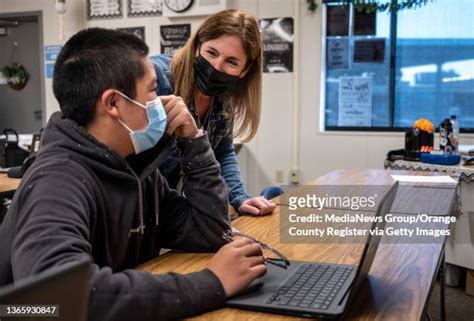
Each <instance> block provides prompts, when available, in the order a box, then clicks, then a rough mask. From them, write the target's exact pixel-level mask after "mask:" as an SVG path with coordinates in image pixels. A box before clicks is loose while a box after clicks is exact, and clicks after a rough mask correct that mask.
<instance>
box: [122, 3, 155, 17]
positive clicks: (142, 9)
mask: <svg viewBox="0 0 474 321" xmlns="http://www.w3.org/2000/svg"><path fill="white" fill-rule="evenodd" d="M127 1H128V14H127V15H128V16H129V17H141V16H161V15H162V14H163V0H127Z"/></svg>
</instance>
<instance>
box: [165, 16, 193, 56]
mask: <svg viewBox="0 0 474 321" xmlns="http://www.w3.org/2000/svg"><path fill="white" fill-rule="evenodd" d="M160 34H161V40H160V45H161V53H162V54H163V53H164V54H169V55H174V53H175V52H176V51H177V50H178V49H179V48H181V47H182V46H184V44H185V43H186V41H187V40H188V38H189V36H190V35H191V24H189V23H187V24H179V25H166V26H160Z"/></svg>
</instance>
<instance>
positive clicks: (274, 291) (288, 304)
mask: <svg viewBox="0 0 474 321" xmlns="http://www.w3.org/2000/svg"><path fill="white" fill-rule="evenodd" d="M397 188H398V182H396V183H395V184H394V185H393V186H392V187H391V188H390V189H389V190H388V191H387V193H386V194H385V195H384V197H383V198H382V200H381V202H380V203H379V206H378V207H377V210H376V213H375V215H376V216H383V217H385V215H387V214H388V213H389V211H390V208H391V207H392V204H393V200H394V199H395V194H396V192H397ZM374 221H377V220H374ZM384 227H385V219H383V220H381V222H374V223H373V224H372V227H371V229H375V228H379V229H383V228H384ZM380 239H381V236H377V235H370V233H369V236H368V239H367V242H366V244H365V246H364V250H363V254H362V257H361V259H360V263H359V265H358V266H351V265H342V264H325V263H317V262H301V261H291V264H290V265H289V266H288V269H286V270H285V269H281V268H278V267H276V266H274V265H271V264H268V265H267V273H266V274H265V275H264V276H263V277H262V278H260V279H257V280H255V281H254V282H252V283H251V284H250V285H249V287H247V289H246V290H244V291H243V292H241V293H240V294H238V295H236V296H234V297H232V298H230V299H229V300H228V301H227V304H228V306H229V307H234V308H239V309H247V310H255V311H262V312H269V313H277V314H287V315H295V316H302V317H310V318H326V319H334V318H338V317H340V316H342V315H343V313H344V312H345V310H346V308H347V306H349V304H350V303H351V302H352V300H353V298H354V296H355V295H357V293H358V292H359V291H358V290H359V289H360V287H361V285H362V284H363V282H364V281H365V279H366V277H367V274H368V273H369V270H370V267H371V266H372V262H373V261H374V258H375V254H376V252H377V248H378V245H379V243H380Z"/></svg>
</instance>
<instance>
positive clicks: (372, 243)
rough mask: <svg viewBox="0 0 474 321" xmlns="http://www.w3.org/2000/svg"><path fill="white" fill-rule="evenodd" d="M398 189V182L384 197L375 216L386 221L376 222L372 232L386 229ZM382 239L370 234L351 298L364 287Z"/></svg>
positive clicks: (379, 236) (350, 289) (352, 288)
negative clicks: (386, 219) (387, 219)
mask: <svg viewBox="0 0 474 321" xmlns="http://www.w3.org/2000/svg"><path fill="white" fill-rule="evenodd" d="M397 189H398V182H396V183H395V184H393V186H392V187H391V188H390V189H389V190H388V192H387V193H386V194H385V195H384V197H383V199H382V201H381V202H380V204H379V207H378V208H377V212H376V214H375V215H376V216H381V217H383V218H384V219H383V220H381V222H377V221H375V222H374V223H373V224H372V227H371V229H372V230H374V229H375V228H378V229H380V230H384V229H385V223H386V221H385V216H386V215H387V214H388V213H389V212H390V209H391V208H392V204H393V201H394V199H395V195H396V194H397ZM381 238H382V236H381V235H371V234H370V233H369V237H368V239H367V243H366V245H365V247H364V252H363V253H362V257H361V259H360V263H359V265H358V268H357V274H356V276H355V278H354V281H353V282H352V285H351V287H350V288H349V291H350V293H351V297H353V296H354V295H355V294H356V293H357V292H358V290H359V289H360V286H361V285H362V283H363V282H364V281H365V279H366V277H367V275H368V274H369V271H370V268H371V267H372V263H373V262H374V259H375V255H376V253H377V248H378V247H379V244H380V240H381ZM351 299H352V298H349V302H350V301H351Z"/></svg>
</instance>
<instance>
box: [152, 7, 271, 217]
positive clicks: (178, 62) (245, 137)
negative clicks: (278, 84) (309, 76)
mask: <svg viewBox="0 0 474 321" xmlns="http://www.w3.org/2000/svg"><path fill="white" fill-rule="evenodd" d="M152 61H153V63H154V65H155V70H156V73H157V77H158V81H157V82H158V85H157V89H156V90H157V93H158V95H171V94H174V95H176V96H178V97H182V99H183V100H184V102H185V103H186V105H187V106H188V108H189V110H190V112H191V114H192V115H193V117H194V119H195V121H196V123H197V124H198V127H199V128H202V129H203V130H205V131H207V133H208V136H209V140H210V143H211V146H212V149H213V151H214V154H215V156H216V159H217V160H218V162H219V163H220V165H221V175H222V177H223V178H224V180H225V182H226V183H227V187H228V190H229V201H230V204H231V205H232V206H233V207H234V208H235V209H236V210H237V211H238V212H239V213H241V214H253V215H264V214H268V213H270V212H271V211H272V210H273V209H274V207H275V205H274V204H272V203H271V202H269V201H267V200H266V199H264V198H263V197H254V198H252V197H251V196H249V195H248V194H247V193H246V192H245V187H244V184H243V182H242V179H241V177H240V170H239V166H238V163H237V157H236V154H235V150H234V145H233V138H234V137H238V138H239V139H240V140H241V141H242V142H248V141H250V140H251V139H252V138H253V137H254V136H255V134H256V132H257V128H258V124H259V121H260V110H261V95H262V45H261V40H260V31H259V28H258V23H257V21H256V20H255V18H254V17H253V16H252V15H250V14H248V13H245V12H243V11H240V10H236V9H229V10H224V11H220V12H218V13H216V14H213V15H211V16H209V17H208V18H207V19H206V20H205V21H204V22H203V23H202V24H201V26H200V27H199V29H198V30H197V31H196V32H195V33H194V34H193V35H192V36H191V37H190V38H189V39H188V41H187V42H186V44H185V45H184V47H183V48H181V49H180V50H179V51H178V52H177V53H176V54H175V55H174V56H173V57H170V56H167V55H158V56H154V57H152ZM180 161H181V155H180V154H179V150H178V148H176V146H175V147H173V149H172V152H171V155H170V156H169V157H168V159H167V160H165V161H164V162H163V163H162V164H161V166H160V170H161V173H162V174H163V175H164V176H165V177H166V178H167V180H168V182H169V184H170V186H171V187H176V186H177V185H178V183H179V180H180V178H181V176H182V175H181V164H180Z"/></svg>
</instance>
